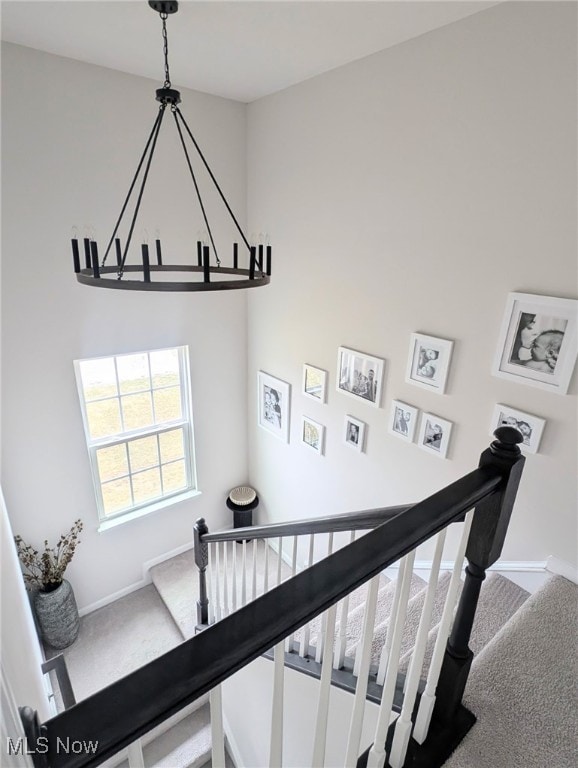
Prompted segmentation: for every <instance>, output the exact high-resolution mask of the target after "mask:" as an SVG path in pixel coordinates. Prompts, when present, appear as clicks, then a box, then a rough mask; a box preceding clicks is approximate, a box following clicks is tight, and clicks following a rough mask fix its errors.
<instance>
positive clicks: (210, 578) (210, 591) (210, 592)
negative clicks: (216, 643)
mask: <svg viewBox="0 0 578 768" xmlns="http://www.w3.org/2000/svg"><path fill="white" fill-rule="evenodd" d="M207 552H208V560H209V562H208V564H207V596H208V598H209V616H208V620H209V624H213V623H214V621H215V595H214V576H215V574H214V573H213V568H214V564H213V545H212V544H208V545H207Z"/></svg>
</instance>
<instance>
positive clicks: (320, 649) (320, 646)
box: [315, 531, 333, 664]
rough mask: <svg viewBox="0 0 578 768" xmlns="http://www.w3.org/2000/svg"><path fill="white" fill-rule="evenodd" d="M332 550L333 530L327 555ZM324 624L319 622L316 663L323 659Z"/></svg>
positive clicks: (328, 542)
mask: <svg viewBox="0 0 578 768" xmlns="http://www.w3.org/2000/svg"><path fill="white" fill-rule="evenodd" d="M332 552H333V531H331V533H330V534H329V537H328V539H327V556H328V557H329V555H330V554H331V553H332ZM324 626H325V622H324V621H322V622H321V628H320V631H319V637H318V638H317V645H316V646H315V661H316V662H317V663H318V664H321V662H322V661H323V646H324V645H325V632H324Z"/></svg>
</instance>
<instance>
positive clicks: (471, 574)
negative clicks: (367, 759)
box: [434, 427, 525, 722]
mask: <svg viewBox="0 0 578 768" xmlns="http://www.w3.org/2000/svg"><path fill="white" fill-rule="evenodd" d="M494 436H495V438H496V440H494V442H493V443H492V444H491V445H490V447H489V448H488V449H486V450H485V451H484V452H483V453H482V455H481V457H480V463H479V466H480V468H481V469H483V468H485V467H487V468H494V469H498V470H499V472H500V473H501V474H502V477H503V479H502V483H501V484H500V486H499V488H498V489H497V491H496V492H495V493H493V494H492V495H491V496H490V497H489V498H487V499H485V500H484V501H482V502H480V503H479V504H478V505H477V506H476V508H475V511H474V516H473V520H472V527H471V530H470V536H469V539H468V544H467V547H466V559H467V561H468V563H467V566H466V569H465V571H466V575H465V581H464V587H463V589H462V594H461V597H460V601H459V604H458V608H457V611H456V615H455V619H454V623H453V627H452V631H451V634H450V637H449V639H448V643H447V647H446V652H445V656H444V661H443V665H442V669H441V673H440V678H439V683H438V687H437V690H436V706H435V710H434V718H436V719H438V720H441V721H445V722H447V721H448V720H452V719H453V718H454V716H455V715H456V712H457V709H458V707H459V705H460V704H461V701H462V696H463V693H464V689H465V687H466V683H467V680H468V675H469V672H470V667H471V664H472V659H473V656H474V654H473V653H472V651H471V650H470V648H469V646H468V643H469V640H470V636H471V632H472V626H473V623H474V619H475V615H476V608H477V605H478V599H479V596H480V590H481V587H482V582H483V580H484V579H485V578H486V570H487V569H488V568H489V567H490V566H491V565H493V564H494V563H495V562H496V560H497V559H498V558H499V557H500V555H501V553H502V548H503V546H504V541H505V538H506V533H507V530H508V524H509V522H510V517H511V515H512V509H513V507H514V502H515V500H516V493H517V491H518V486H519V484H520V478H521V475H522V469H523V467H524V462H525V458H524V457H523V456H522V454H521V451H520V449H519V447H518V444H519V443H521V442H522V440H523V438H522V435H521V434H520V433H519V432H518V430H517V429H514V428H513V427H498V429H496V431H495V432H494Z"/></svg>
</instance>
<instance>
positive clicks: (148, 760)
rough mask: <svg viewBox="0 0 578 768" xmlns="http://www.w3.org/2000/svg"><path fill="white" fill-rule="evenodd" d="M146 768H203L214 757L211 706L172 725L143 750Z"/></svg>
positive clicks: (206, 706) (198, 710)
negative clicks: (212, 752)
mask: <svg viewBox="0 0 578 768" xmlns="http://www.w3.org/2000/svg"><path fill="white" fill-rule="evenodd" d="M143 754H144V762H145V768H200V766H203V765H205V764H206V763H207V761H208V760H209V759H210V757H211V722H210V710H209V705H208V704H205V705H204V706H202V707H200V708H199V709H197V710H196V711H195V712H193V713H192V714H191V715H188V716H187V717H185V718H184V719H183V720H181V721H180V722H178V723H177V724H176V725H173V727H172V728H170V729H169V730H168V731H166V732H165V733H163V734H162V735H161V736H157V738H156V739H155V740H154V741H152V742H151V743H150V744H147V746H146V747H145V748H144V750H143Z"/></svg>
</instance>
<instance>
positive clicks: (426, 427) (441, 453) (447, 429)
mask: <svg viewBox="0 0 578 768" xmlns="http://www.w3.org/2000/svg"><path fill="white" fill-rule="evenodd" d="M452 427H453V424H452V422H451V421H447V419H442V418H440V417H439V416H436V415H435V414H433V413H423V414H422V417H421V423H420V426H419V436H418V439H417V444H418V445H419V447H420V448H422V449H423V450H424V451H427V452H428V453H432V454H433V455H434V456H437V457H438V458H440V459H445V458H446V456H447V453H448V446H449V443H450V435H451V432H452Z"/></svg>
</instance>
